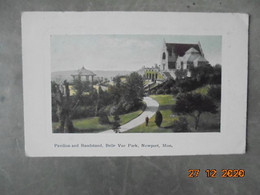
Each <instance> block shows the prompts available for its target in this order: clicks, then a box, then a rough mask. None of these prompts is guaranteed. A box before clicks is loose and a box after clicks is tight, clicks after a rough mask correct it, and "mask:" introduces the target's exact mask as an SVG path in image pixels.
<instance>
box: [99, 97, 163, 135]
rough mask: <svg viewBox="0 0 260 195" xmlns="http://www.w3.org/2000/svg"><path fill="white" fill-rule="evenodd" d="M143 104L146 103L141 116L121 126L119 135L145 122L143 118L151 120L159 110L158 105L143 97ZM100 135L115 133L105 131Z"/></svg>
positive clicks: (152, 100)
mask: <svg viewBox="0 0 260 195" xmlns="http://www.w3.org/2000/svg"><path fill="white" fill-rule="evenodd" d="M144 102H145V103H146V105H147V106H146V109H145V110H144V111H143V113H142V114H141V115H139V116H138V117H136V118H135V119H133V120H131V121H129V122H128V123H126V124H124V125H122V126H121V127H120V129H119V131H120V133H122V132H126V131H128V130H130V129H133V128H134V127H137V126H139V125H141V124H143V123H144V122H145V118H146V117H147V116H148V117H149V118H151V117H152V116H153V115H154V114H155V113H156V111H157V110H158V108H159V103H158V102H157V101H155V100H154V99H152V98H150V97H144ZM100 133H115V132H114V131H113V130H112V129H110V130H106V131H103V132H100Z"/></svg>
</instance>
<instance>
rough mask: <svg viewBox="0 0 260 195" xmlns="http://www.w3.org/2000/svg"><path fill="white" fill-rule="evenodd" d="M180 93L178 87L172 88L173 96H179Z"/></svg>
mask: <svg viewBox="0 0 260 195" xmlns="http://www.w3.org/2000/svg"><path fill="white" fill-rule="evenodd" d="M179 92H180V90H179V89H178V88H177V87H171V93H172V95H177V94H178V93H179Z"/></svg>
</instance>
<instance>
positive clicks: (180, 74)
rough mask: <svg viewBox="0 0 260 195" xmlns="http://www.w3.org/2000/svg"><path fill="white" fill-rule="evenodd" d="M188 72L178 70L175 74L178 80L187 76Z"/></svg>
mask: <svg viewBox="0 0 260 195" xmlns="http://www.w3.org/2000/svg"><path fill="white" fill-rule="evenodd" d="M187 72H188V71H187V70H176V71H175V75H176V78H177V80H178V79H183V78H185V77H186V76H187Z"/></svg>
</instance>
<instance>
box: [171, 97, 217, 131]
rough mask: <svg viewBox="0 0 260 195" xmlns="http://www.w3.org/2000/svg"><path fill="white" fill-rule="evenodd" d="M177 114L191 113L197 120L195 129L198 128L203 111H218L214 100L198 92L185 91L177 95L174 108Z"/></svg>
mask: <svg viewBox="0 0 260 195" xmlns="http://www.w3.org/2000/svg"><path fill="white" fill-rule="evenodd" d="M172 110H173V112H175V113H177V114H189V115H190V116H192V117H193V118H194V120H195V127H194V128H195V130H197V129H198V125H199V119H200V115H201V113H203V112H210V113H216V112H217V106H216V105H215V103H214V102H213V100H212V99H211V98H210V97H208V96H204V95H201V94H198V93H195V94H192V93H184V94H179V95H178V96H177V100H176V104H175V105H174V106H173V108H172Z"/></svg>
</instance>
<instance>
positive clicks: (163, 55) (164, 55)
mask: <svg viewBox="0 0 260 195" xmlns="http://www.w3.org/2000/svg"><path fill="white" fill-rule="evenodd" d="M165 58H166V54H165V52H163V54H162V59H163V60H165Z"/></svg>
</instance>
